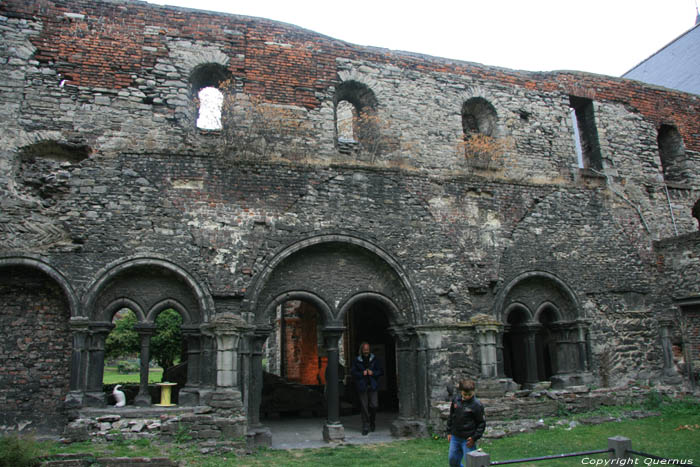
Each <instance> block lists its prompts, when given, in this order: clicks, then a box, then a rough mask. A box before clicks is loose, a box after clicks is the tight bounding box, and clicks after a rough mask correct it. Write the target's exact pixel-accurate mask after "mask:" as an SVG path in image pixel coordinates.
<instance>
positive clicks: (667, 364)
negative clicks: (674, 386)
mask: <svg viewBox="0 0 700 467" xmlns="http://www.w3.org/2000/svg"><path fill="white" fill-rule="evenodd" d="M672 329H673V321H672V320H669V319H664V320H659V332H660V333H661V350H662V352H663V365H664V368H663V371H664V376H665V377H666V378H667V379H669V378H670V380H669V381H671V380H672V381H674V382H680V378H679V375H678V372H677V371H676V366H675V364H674V363H673V348H672V343H671V330H672Z"/></svg>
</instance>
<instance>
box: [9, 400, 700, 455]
mask: <svg viewBox="0 0 700 467" xmlns="http://www.w3.org/2000/svg"><path fill="white" fill-rule="evenodd" d="M638 408H639V407H636V409H638ZM628 409H629V410H631V409H633V408H628ZM658 410H659V411H660V412H661V415H659V416H655V417H649V418H644V419H637V420H623V421H620V422H608V423H600V424H597V425H580V426H577V427H575V428H572V429H569V428H568V427H557V428H551V429H542V430H539V431H535V432H532V433H523V434H518V435H514V436H510V437H507V438H502V439H496V440H485V441H483V442H481V443H480V448H481V449H482V450H483V451H484V452H487V453H489V454H490V456H491V461H503V460H508V459H517V458H530V457H538V456H544V455H550V454H561V453H569V452H581V451H590V450H596V449H606V448H607V439H608V438H609V437H612V436H616V435H620V436H625V437H627V438H630V439H631V441H632V449H633V450H635V451H642V452H647V453H650V454H653V455H656V456H660V457H666V458H673V459H678V460H681V461H684V462H686V463H689V462H690V463H692V464H694V465H696V466H699V465H700V406H699V405H698V404H697V403H696V402H691V401H686V402H675V403H672V404H664V405H663V406H662V407H660V408H659V409H658ZM619 411H620V409H619V408H613V409H609V410H608V412H612V413H619ZM598 414H600V412H598ZM588 415H590V414H588ZM583 416H585V415H583V414H582V415H578V416H577V417H578V418H581V417H583ZM34 444H35V447H36V448H37V449H38V450H39V452H41V453H42V454H43V455H46V454H56V453H66V452H89V453H92V454H93V455H95V456H96V457H100V456H126V457H137V456H145V457H149V456H150V457H158V456H166V457H169V458H171V459H174V460H175V459H176V460H179V461H182V462H183V463H184V465H188V466H190V465H192V466H205V467H217V466H267V465H284V466H360V465H363V466H410V467H422V466H425V467H428V466H431V467H432V466H436V465H447V448H448V443H447V440H446V439H444V438H440V439H437V440H435V439H430V438H423V439H415V440H410V441H397V442H393V443H388V444H376V445H364V446H340V447H329V448H320V449H298V450H287V451H278V450H274V451H273V450H261V451H258V452H256V453H255V454H253V455H248V456H237V455H236V454H235V453H228V454H216V455H209V456H207V455H204V454H201V453H200V451H199V447H198V446H197V444H196V443H193V442H183V443H171V444H166V443H159V442H157V441H149V440H139V441H132V442H126V441H120V442H111V443H90V442H86V443H74V444H72V445H67V446H66V445H60V444H57V443H49V442H41V443H34ZM607 458H608V456H607V454H600V455H597V456H585V457H575V458H567V459H556V460H547V461H542V462H537V463H534V462H528V463H521V464H518V465H530V466H537V467H553V466H586V465H594V464H593V462H595V459H600V460H601V461H604V460H605V459H607ZM584 459H586V461H587V463H586V464H584V463H583V462H582V461H583V460H584ZM1 460H2V459H0V465H1V464H2V462H1ZM691 460H692V461H691ZM656 462H657V463H656V464H652V463H651V460H649V459H647V461H646V462H645V461H644V459H643V458H639V460H638V461H637V463H636V465H639V466H644V465H659V464H658V461H656ZM599 465H604V464H599Z"/></svg>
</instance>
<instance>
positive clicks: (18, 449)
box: [0, 436, 39, 467]
mask: <svg viewBox="0 0 700 467" xmlns="http://www.w3.org/2000/svg"><path fill="white" fill-rule="evenodd" d="M38 456H39V448H38V446H37V444H36V442H35V441H34V440H33V439H28V438H20V437H19V436H2V437H0V467H25V466H34V465H39V460H38V459H37V457H38Z"/></svg>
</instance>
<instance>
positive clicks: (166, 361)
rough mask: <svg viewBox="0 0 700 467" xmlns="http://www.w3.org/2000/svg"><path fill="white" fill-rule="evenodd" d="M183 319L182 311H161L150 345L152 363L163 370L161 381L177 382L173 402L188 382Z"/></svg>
mask: <svg viewBox="0 0 700 467" xmlns="http://www.w3.org/2000/svg"><path fill="white" fill-rule="evenodd" d="M182 321H183V320H182V316H180V313H178V312H177V311H175V310H173V309H172V308H168V309H165V310H163V311H161V312H160V313H159V314H158V316H157V317H156V320H155V325H156V329H155V334H154V335H153V337H151V340H150V346H149V349H150V357H151V362H153V363H152V364H151V365H152V366H154V368H157V369H160V371H161V372H162V374H163V377H162V378H161V381H162V382H166V381H167V382H170V383H177V387H176V388H173V389H174V391H173V395H174V399H173V402H177V390H179V389H181V388H183V387H184V386H185V384H187V343H186V341H185V340H184V339H183V336H182ZM153 364H155V365H153ZM149 374H150V371H149ZM149 380H150V376H149Z"/></svg>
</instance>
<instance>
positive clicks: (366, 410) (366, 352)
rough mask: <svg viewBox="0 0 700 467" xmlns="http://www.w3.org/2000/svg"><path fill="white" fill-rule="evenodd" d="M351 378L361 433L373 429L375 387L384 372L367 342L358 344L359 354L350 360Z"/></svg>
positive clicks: (377, 385) (375, 409)
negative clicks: (358, 401) (356, 395)
mask: <svg viewBox="0 0 700 467" xmlns="http://www.w3.org/2000/svg"><path fill="white" fill-rule="evenodd" d="M351 371H352V379H353V381H355V388H356V389H357V394H358V396H359V397H360V414H361V415H362V434H363V435H366V434H367V433H369V432H370V431H374V429H375V423H374V422H375V419H376V416H377V407H378V405H379V403H378V398H377V389H378V388H379V377H380V376H382V375H383V374H384V371H382V366H381V364H380V362H379V359H378V358H377V357H376V356H375V355H374V354H373V353H371V352H370V348H369V343H367V342H363V343H362V344H360V354H359V355H358V356H357V358H356V359H355V360H353V362H352V370H351Z"/></svg>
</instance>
